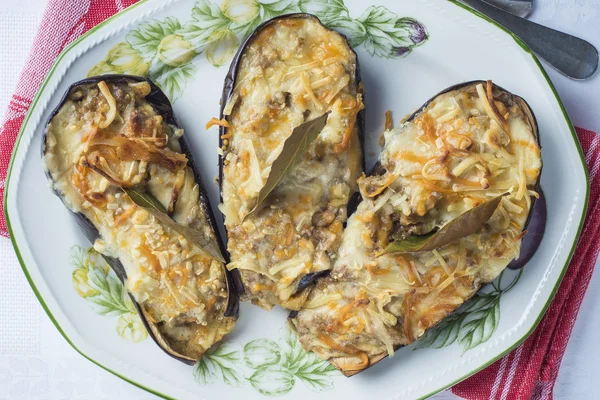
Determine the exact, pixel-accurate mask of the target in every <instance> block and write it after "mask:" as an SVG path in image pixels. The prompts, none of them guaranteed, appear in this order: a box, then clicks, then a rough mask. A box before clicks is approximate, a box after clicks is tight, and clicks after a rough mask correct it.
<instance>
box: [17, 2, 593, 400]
mask: <svg viewBox="0 0 600 400" xmlns="http://www.w3.org/2000/svg"><path fill="white" fill-rule="evenodd" d="M259 1H260V2H259ZM259 1H257V0H239V1H229V0H225V1H223V3H219V2H220V0H200V1H196V0H179V1H164V0H142V1H141V2H139V3H138V4H137V5H135V6H133V7H131V8H129V9H127V10H126V11H124V12H122V13H120V14H119V15H117V16H115V17H113V18H111V19H109V20H108V21H106V22H104V23H102V24H100V25H99V26H98V27H96V28H94V29H92V30H91V31H90V32H89V33H87V34H86V35H84V36H83V37H81V38H80V39H78V40H77V41H76V42H75V43H74V44H72V45H70V46H69V47H68V48H67V49H66V50H65V51H64V52H63V53H62V54H61V56H60V57H59V58H58V60H57V61H56V63H55V64H54V66H53V67H52V69H51V71H50V73H49V75H48V77H47V78H46V80H45V81H44V83H43V85H42V88H41V90H40V91H39V93H38V94H37V96H36V98H35V99H34V101H33V104H32V106H31V108H30V110H29V113H28V114H27V117H26V119H25V123H24V124H23V128H22V129H21V133H20V136H19V140H18V143H17V146H16V150H15V153H14V155H13V160H12V164H11V169H10V172H9V178H8V180H7V184H6V185H7V186H6V210H5V211H6V215H7V219H8V222H9V228H10V233H11V237H12V240H13V244H14V247H15V250H16V252H17V255H18V256H19V260H20V262H21V265H22V266H23V270H24V272H25V274H26V275H27V277H28V279H29V282H30V283H31V286H32V288H33V290H34V291H35V292H36V294H37V296H38V298H39V300H40V302H41V303H42V305H43V306H44V308H45V309H46V312H47V313H48V315H49V316H50V318H51V319H52V321H53V322H54V323H55V325H56V327H57V328H58V329H59V330H60V332H61V333H62V334H63V335H64V337H65V339H67V340H68V341H69V343H70V344H71V345H73V347H75V348H76V349H77V350H78V351H79V352H80V353H81V354H83V355H84V356H85V357H87V358H88V359H90V360H91V361H93V362H94V363H96V364H98V365H99V366H101V367H103V368H105V369H107V370H109V371H111V372H113V373H114V374H116V375H118V376H120V377H122V378H123V379H126V380H127V381H129V382H131V383H133V384H135V385H138V386H140V387H142V388H144V389H146V390H148V391H151V392H154V393H156V394H158V395H161V396H164V397H173V398H190V399H191V398H194V399H200V398H206V399H223V398H234V396H235V397H243V398H246V399H250V398H263V397H266V396H282V397H285V398H290V399H302V398H306V397H307V396H309V397H310V398H314V399H319V398H322V399H325V398H332V396H333V395H335V396H336V397H337V398H344V399H348V400H351V399H365V398H378V399H392V398H402V399H412V398H420V397H426V396H428V395H431V394H433V393H435V392H437V391H440V390H442V389H444V388H446V387H448V386H450V385H452V384H454V383H456V382H458V381H460V380H462V379H464V378H466V377H468V376H469V375H471V374H473V373H475V372H476V371H478V370H480V369H481V368H483V367H485V366H486V365H489V364H490V363H492V362H493V361H495V360H496V359H498V358H499V357H501V356H502V355H503V354H505V353H507V352H508V351H509V350H511V349H513V348H514V347H515V346H517V345H518V344H519V343H521V342H522V341H523V340H524V339H525V338H526V337H527V335H528V334H529V333H531V332H532V330H533V329H534V327H535V326H536V324H537V323H538V322H539V320H540V319H541V317H542V315H543V313H544V311H545V310H546V308H547V306H548V304H549V302H550V300H551V298H552V296H553V294H554V292H555V291H556V289H557V287H558V285H559V283H560V280H561V278H562V276H563V274H564V272H565V270H566V268H567V265H568V263H569V260H570V257H571V255H572V252H573V249H574V246H575V243H576V240H577V238H578V235H579V230H580V228H581V224H582V222H583V218H584V214H585V210H586V203H587V196H588V178H587V172H586V170H585V164H584V161H583V158H582V154H581V150H580V148H579V144H578V142H577V138H576V136H575V134H574V131H573V128H572V125H571V123H570V121H569V119H568V117H567V115H566V113H565V111H564V108H563V107H562V104H561V102H560V99H559V98H558V96H557V94H556V92H555V90H554V88H553V86H552V83H550V81H549V80H548V77H547V76H546V74H545V73H544V71H543V69H542V67H541V66H540V64H539V62H538V61H537V59H536V58H535V56H534V55H533V54H532V53H531V51H530V50H529V49H528V48H527V47H526V46H525V45H524V44H522V43H521V42H520V41H519V40H517V39H515V38H514V37H513V36H511V35H510V34H509V33H507V32H506V31H504V30H503V29H501V28H500V27H498V26H496V25H495V24H493V23H491V22H490V21H489V20H486V19H484V18H482V17H481V16H479V15H476V14H475V13H473V12H471V11H469V10H467V9H465V8H463V7H462V6H460V5H459V4H458V3H455V2H453V1H444V0H420V1H414V0H374V1H375V4H370V3H371V2H370V1H369V2H367V1H359V0H344V1H343V0H278V1H275V0H269V1H267V0H259ZM299 9H302V10H308V11H313V12H315V13H316V14H317V15H318V16H321V17H323V19H324V21H325V22H328V23H329V24H333V25H335V26H336V27H337V28H338V29H340V30H342V31H343V32H344V33H346V34H348V35H349V36H350V38H351V39H352V41H353V43H355V44H356V50H357V53H358V55H359V58H360V61H361V67H362V77H363V80H364V85H365V90H366V93H367V94H366V108H367V132H366V133H367V155H368V162H367V165H372V164H373V162H374V160H375V159H376V157H377V152H378V151H379V148H378V145H377V141H378V138H379V135H380V133H381V132H382V130H383V121H384V118H383V115H384V112H385V111H386V110H388V109H389V110H392V111H393V112H394V115H395V116H396V119H399V118H400V117H401V116H404V115H407V114H409V113H412V112H413V111H414V110H416V109H417V108H418V107H420V106H421V104H423V103H424V102H425V101H426V100H427V99H429V98H430V97H432V96H433V95H435V94H436V93H438V92H440V91H441V90H442V89H444V88H446V87H448V86H450V85H453V84H456V83H459V82H464V81H468V80H474V79H492V80H493V81H494V82H495V83H497V84H499V85H501V86H503V87H504V88H506V89H508V90H509V91H512V92H514V93H516V94H518V95H520V96H522V97H524V98H525V99H526V100H527V101H528V102H529V103H530V105H531V107H532V109H533V110H534V112H535V113H536V115H537V119H538V121H539V125H540V135H541V139H542V144H543V151H542V154H543V160H544V164H545V165H544V172H543V175H542V187H543V189H544V191H545V193H546V197H547V200H548V226H547V232H546V236H545V238H544V240H543V243H542V245H541V247H540V248H539V250H538V252H537V254H536V255H535V257H534V258H533V260H532V261H531V262H530V263H529V264H528V265H527V266H526V268H525V269H524V271H523V273H522V274H516V273H514V272H506V273H505V274H504V275H503V277H502V279H501V281H500V282H496V283H495V284H494V285H489V286H488V287H487V288H485V289H484V292H485V293H487V294H486V295H485V296H488V298H491V297H493V298H494V299H495V300H494V301H493V302H487V303H486V302H480V304H475V305H472V307H471V310H470V311H469V310H464V311H463V312H464V313H465V314H466V315H464V318H462V319H459V320H460V321H459V322H457V324H455V325H452V326H446V330H445V331H438V332H437V333H439V335H438V336H432V335H430V336H429V337H428V340H427V341H425V342H421V344H420V345H419V346H417V347H419V348H417V349H415V346H411V347H408V348H404V349H402V350H400V351H398V352H397V353H396V355H395V357H393V359H387V360H385V361H383V362H381V363H380V364H378V365H376V366H375V367H373V368H371V369H369V370H368V371H366V372H364V373H361V374H359V375H357V376H355V377H353V378H344V377H342V376H341V374H339V373H338V372H337V371H335V370H333V368H331V367H330V366H329V365H328V364H326V363H323V362H320V361H319V360H318V359H316V358H315V357H314V356H313V355H311V354H307V353H304V352H303V351H299V349H298V348H297V346H298V345H297V343H296V341H295V338H294V337H293V335H292V334H291V333H290V332H289V331H288V330H287V328H286V312H284V311H282V310H280V309H277V310H274V311H272V312H270V313H268V312H266V311H263V310H261V309H258V308H257V307H253V306H250V305H248V304H243V305H242V307H241V312H240V319H239V322H238V324H237V326H236V329H235V332H234V333H233V334H232V335H230V336H229V337H228V340H227V342H226V343H225V344H224V345H223V346H221V347H220V348H219V349H217V350H215V351H213V352H211V353H210V354H208V355H207V356H206V357H205V358H204V359H203V361H201V362H200V363H199V364H198V365H196V366H195V367H190V366H186V365H184V364H182V363H179V362H177V361H175V360H173V359H171V358H169V357H168V356H166V355H165V354H164V353H163V352H162V351H161V350H160V349H159V348H158V347H157V346H156V345H155V344H154V343H153V342H152V340H151V339H149V338H148V337H147V334H146V332H145V330H144V329H143V326H142V325H141V322H140V320H139V318H138V317H137V315H136V314H135V313H133V312H132V308H131V304H130V303H129V302H128V300H125V299H126V296H125V297H124V296H123V293H122V285H121V284H120V283H119V282H118V280H117V279H116V278H115V276H114V275H113V274H112V273H110V272H109V271H108V269H107V268H106V265H104V264H103V262H102V261H101V258H100V257H98V255H97V254H94V253H92V252H89V251H86V250H85V249H87V248H89V246H90V245H89V243H86V241H85V239H84V237H83V235H82V234H81V233H80V232H79V231H78V228H77V226H76V224H75V223H74V221H72V220H71V218H70V217H69V214H68V212H67V210H66V209H65V208H64V207H63V205H62V204H61V202H60V200H59V199H58V198H57V197H56V196H54V195H53V194H52V193H51V191H50V190H48V184H47V181H46V177H45V176H44V172H43V170H42V166H41V161H40V148H41V141H42V135H43V133H44V126H45V123H46V121H47V119H48V116H49V114H50V112H51V110H52V109H53V108H54V107H55V106H56V105H57V103H58V101H59V100H60V98H61V96H62V95H63V93H64V91H65V90H66V89H67V87H68V86H69V85H70V84H71V83H72V82H74V81H77V80H79V79H82V78H84V77H85V76H86V75H88V74H90V73H91V74H93V73H96V72H99V73H104V72H121V73H137V74H143V75H148V76H150V77H151V78H153V79H155V80H156V81H157V82H158V83H159V84H160V85H161V86H162V87H163V89H164V90H165V91H166V92H167V93H168V94H169V96H170V97H171V99H172V100H174V108H175V111H176V114H177V116H178V117H179V119H180V122H181V123H182V125H183V126H184V128H185V130H186V135H187V136H188V139H189V140H190V142H191V144H192V149H193V151H194V153H195V159H196V161H197V162H198V163H199V164H200V166H201V168H202V169H203V171H204V178H205V179H204V180H205V182H207V186H208V188H207V189H208V192H209V195H210V197H211V200H212V203H213V205H216V204H218V193H217V186H216V185H215V184H213V183H212V178H213V177H215V176H216V175H217V153H216V148H217V132H216V130H214V128H213V129H211V130H209V131H207V130H206V129H205V128H204V126H205V124H206V122H207V121H208V120H210V119H211V117H214V116H217V115H218V113H219V99H220V98H221V90H222V84H223V79H224V77H225V74H226V72H227V69H228V65H229V61H230V58H231V56H232V54H233V52H234V51H235V50H236V47H237V45H238V43H239V40H240V37H239V36H241V35H242V34H243V32H242V31H243V26H244V24H245V23H247V22H248V21H253V22H258V21H259V20H261V19H265V18H268V17H269V16H275V15H279V14H283V13H288V12H293V11H298V10H299ZM407 17H410V18H407ZM236 35H237V36H236ZM173 54H175V56H173ZM214 211H215V212H216V214H217V215H218V211H217V210H216V209H215V210H214ZM490 304H492V305H490ZM498 315H499V317H498ZM472 321H475V322H472ZM440 329H441V328H440ZM434 333H435V332H434Z"/></svg>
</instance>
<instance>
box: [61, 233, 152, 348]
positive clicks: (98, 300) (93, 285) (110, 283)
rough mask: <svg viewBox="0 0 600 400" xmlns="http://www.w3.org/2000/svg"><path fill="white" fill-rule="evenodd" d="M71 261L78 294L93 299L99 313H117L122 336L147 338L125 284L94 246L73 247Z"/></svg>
mask: <svg viewBox="0 0 600 400" xmlns="http://www.w3.org/2000/svg"><path fill="white" fill-rule="evenodd" d="M69 263H70V264H71V265H72V266H73V267H74V268H75V269H74V270H73V272H72V273H71V279H72V280H73V288H74V289H75V291H76V292H77V294H78V295H79V296H81V297H82V298H83V299H85V300H87V301H88V302H90V303H91V304H92V306H93V308H94V310H95V311H96V312H97V313H98V314H101V315H106V316H112V317H115V316H118V317H119V318H118V320H117V327H116V331H117V334H118V335H119V336H120V337H122V338H123V339H125V340H127V341H129V342H132V343H138V342H141V341H143V340H145V339H146V338H147V337H148V332H147V331H146V328H145V327H144V323H143V322H142V320H141V318H140V317H139V315H138V313H137V310H136V309H135V306H134V305H133V301H132V300H131V298H130V297H129V294H128V293H127V290H125V287H124V286H123V283H122V282H121V281H120V280H119V278H118V277H117V276H116V275H115V273H114V272H113V271H112V270H111V269H110V266H109V265H108V264H107V263H106V261H105V260H104V258H102V256H101V255H100V254H99V253H98V252H97V251H96V250H94V248H93V247H90V248H88V249H84V248H82V247H80V246H77V245H75V246H73V247H71V252H70V257H69Z"/></svg>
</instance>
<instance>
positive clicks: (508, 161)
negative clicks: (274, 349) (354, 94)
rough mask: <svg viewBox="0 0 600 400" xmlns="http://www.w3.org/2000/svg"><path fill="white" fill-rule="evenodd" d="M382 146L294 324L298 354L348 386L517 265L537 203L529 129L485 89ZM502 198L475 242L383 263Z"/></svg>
mask: <svg viewBox="0 0 600 400" xmlns="http://www.w3.org/2000/svg"><path fill="white" fill-rule="evenodd" d="M488 93H490V94H491V96H490V97H492V98H493V101H494V105H493V106H490V102H489V100H487V99H488ZM384 135H385V147H384V149H383V151H382V154H381V156H380V167H379V168H378V170H377V173H376V174H375V175H373V176H370V177H363V178H361V179H360V180H359V186H360V191H361V193H362V196H363V201H362V203H361V204H360V205H359V206H358V209H357V212H356V213H355V214H354V215H353V216H352V217H351V218H350V219H349V221H348V226H347V228H346V230H345V232H344V236H343V239H342V244H341V246H340V249H339V258H338V259H337V261H336V264H335V266H334V268H333V270H332V272H331V275H330V276H329V277H328V278H327V279H324V280H322V281H320V282H319V283H318V285H317V287H316V288H315V289H314V290H313V291H312V292H311V295H310V296H309V298H308V300H307V302H306V303H305V305H304V309H303V310H301V311H300V312H299V313H298V315H297V316H296V317H295V318H294V319H293V323H294V325H295V327H296V329H297V330H298V334H299V338H300V341H301V343H302V345H303V346H304V347H305V348H306V349H308V350H312V351H314V352H316V353H317V354H318V355H319V356H320V357H322V358H324V359H327V360H330V361H331V362H332V363H333V364H334V365H336V367H338V368H339V369H340V370H342V372H344V374H346V375H352V374H355V373H357V372H359V371H361V370H363V369H365V368H367V367H368V366H369V365H372V364H373V363H375V362H377V361H379V360H380V359H382V358H383V357H385V356H387V355H390V356H392V355H393V354H394V350H395V349H397V348H398V347H400V346H403V345H408V344H410V343H413V342H414V341H415V340H417V339H418V338H420V337H421V336H422V335H423V334H424V333H425V332H426V331H427V330H428V329H429V328H431V327H432V326H433V325H435V324H437V323H438V322H439V321H440V320H442V319H443V318H444V317H446V316H447V315H448V314H449V313H450V312H452V311H453V310H455V309H456V308H458V307H459V306H460V305H461V304H463V303H464V302H465V301H466V300H468V299H469V298H470V297H471V296H473V294H475V292H476V291H477V290H478V289H479V288H480V287H481V286H482V285H483V284H485V283H487V282H490V281H491V280H493V279H494V278H496V277H497V276H498V275H499V274H500V272H501V271H503V270H504V268H506V266H507V265H508V264H509V263H510V261H512V260H514V259H515V258H518V256H519V251H520V245H521V239H522V237H523V235H524V232H523V230H524V227H525V224H526V222H527V219H528V215H529V212H530V209H531V205H532V201H533V199H534V198H535V197H536V196H538V194H537V193H536V192H535V188H536V184H537V181H538V177H539V174H540V171H541V167H542V162H541V155H540V148H539V146H538V141H537V126H536V125H535V121H534V120H533V117H532V115H531V113H530V110H529V109H528V107H527V106H526V104H525V102H524V101H522V100H521V99H520V98H517V97H516V96H512V95H510V94H508V93H506V92H501V91H500V90H499V89H497V88H495V87H493V86H491V84H490V87H489V88H486V84H485V83H480V84H474V85H469V86H466V87H463V88H462V89H457V90H453V91H450V92H448V93H445V94H442V95H440V96H438V97H436V98H435V99H434V101H433V102H431V103H430V104H429V105H428V106H427V107H425V108H424V109H423V110H422V111H421V112H420V113H419V114H417V115H416V117H415V118H414V119H411V120H410V121H409V122H406V123H404V124H402V125H401V126H400V128H398V129H391V130H388V131H386V132H385V134H384ZM505 193H508V194H507V195H506V196H504V197H503V198H502V199H501V201H500V204H499V206H498V207H497V208H496V210H495V212H494V214H493V216H492V217H491V219H489V221H487V223H486V224H485V226H484V227H483V228H482V229H481V230H480V231H479V232H477V233H474V234H471V235H467V236H465V237H462V238H460V237H459V238H456V240H454V241H453V242H452V243H451V244H448V245H446V246H443V247H441V248H437V249H435V250H430V251H423V252H413V253H402V254H383V255H382V253H383V251H384V250H385V249H386V247H387V246H388V244H389V243H390V242H392V241H394V240H402V239H407V238H410V237H413V236H415V235H425V234H428V233H430V232H434V231H436V230H438V229H439V228H441V227H442V226H445V225H446V224H448V223H449V222H450V221H452V220H454V219H455V218H457V217H458V216H459V215H462V214H463V213H465V212H467V211H469V210H472V209H473V208H474V207H475V206H477V205H479V204H483V203H485V202H487V201H489V200H491V199H493V198H497V197H498V196H500V195H502V194H505Z"/></svg>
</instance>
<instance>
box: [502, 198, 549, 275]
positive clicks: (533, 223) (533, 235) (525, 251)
mask: <svg viewBox="0 0 600 400" xmlns="http://www.w3.org/2000/svg"><path fill="white" fill-rule="evenodd" d="M538 193H539V195H540V198H539V199H537V200H536V201H535V204H533V207H532V209H531V213H530V216H529V221H528V225H527V234H526V235H525V237H523V241H522V243H521V254H519V258H517V259H516V260H513V261H512V262H511V263H510V264H508V267H507V268H510V269H513V270H517V269H521V268H523V267H524V266H525V264H527V262H529V260H531V258H533V256H534V255H535V253H536V251H537V249H538V248H539V247H540V244H541V243H542V239H543V238H544V232H545V231H546V221H547V219H548V210H547V208H546V196H545V195H544V192H543V191H542V188H541V187H538Z"/></svg>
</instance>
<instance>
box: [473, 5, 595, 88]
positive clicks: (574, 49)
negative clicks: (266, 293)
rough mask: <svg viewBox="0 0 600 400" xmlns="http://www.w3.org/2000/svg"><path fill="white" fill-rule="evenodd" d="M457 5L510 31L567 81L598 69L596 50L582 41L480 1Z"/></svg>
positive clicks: (583, 76)
mask: <svg viewBox="0 0 600 400" xmlns="http://www.w3.org/2000/svg"><path fill="white" fill-rule="evenodd" d="M461 1H462V2H463V3H465V4H467V5H469V6H471V7H472V8H474V9H476V10H477V11H479V12H481V13H482V14H485V15H487V16H488V17H490V18H491V19H493V20H495V21H496V22H498V23H499V24H500V25H503V26H504V27H505V28H506V29H508V30H510V31H512V32H513V33H514V34H516V35H517V36H519V37H520V38H521V39H522V40H523V41H524V42H525V43H526V44H527V45H528V46H529V47H530V48H531V49H532V50H533V51H534V52H535V53H536V54H537V55H538V56H540V57H541V58H543V59H544V60H546V61H547V62H548V63H549V64H550V65H551V66H552V67H554V68H555V69H556V70H557V71H559V72H560V73H562V74H564V75H566V76H567V77H569V78H572V79H587V78H589V77H591V76H592V75H593V74H594V73H595V72H596V70H597V69H598V58H599V56H598V50H597V49H596V48H595V47H594V46H593V45H592V44H591V43H589V42H587V41H585V40H583V39H580V38H577V37H575V36H572V35H569V34H566V33H563V32H559V31H557V30H554V29H551V28H548V27H545V26H543V25H539V24H536V23H535V22H531V21H528V20H526V19H523V18H520V17H517V16H514V15H512V14H510V13H508V12H506V11H502V10H501V9H499V8H496V7H494V6H492V5H489V4H488V3H486V2H484V1H483V0H461ZM487 1H491V0H487Z"/></svg>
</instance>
